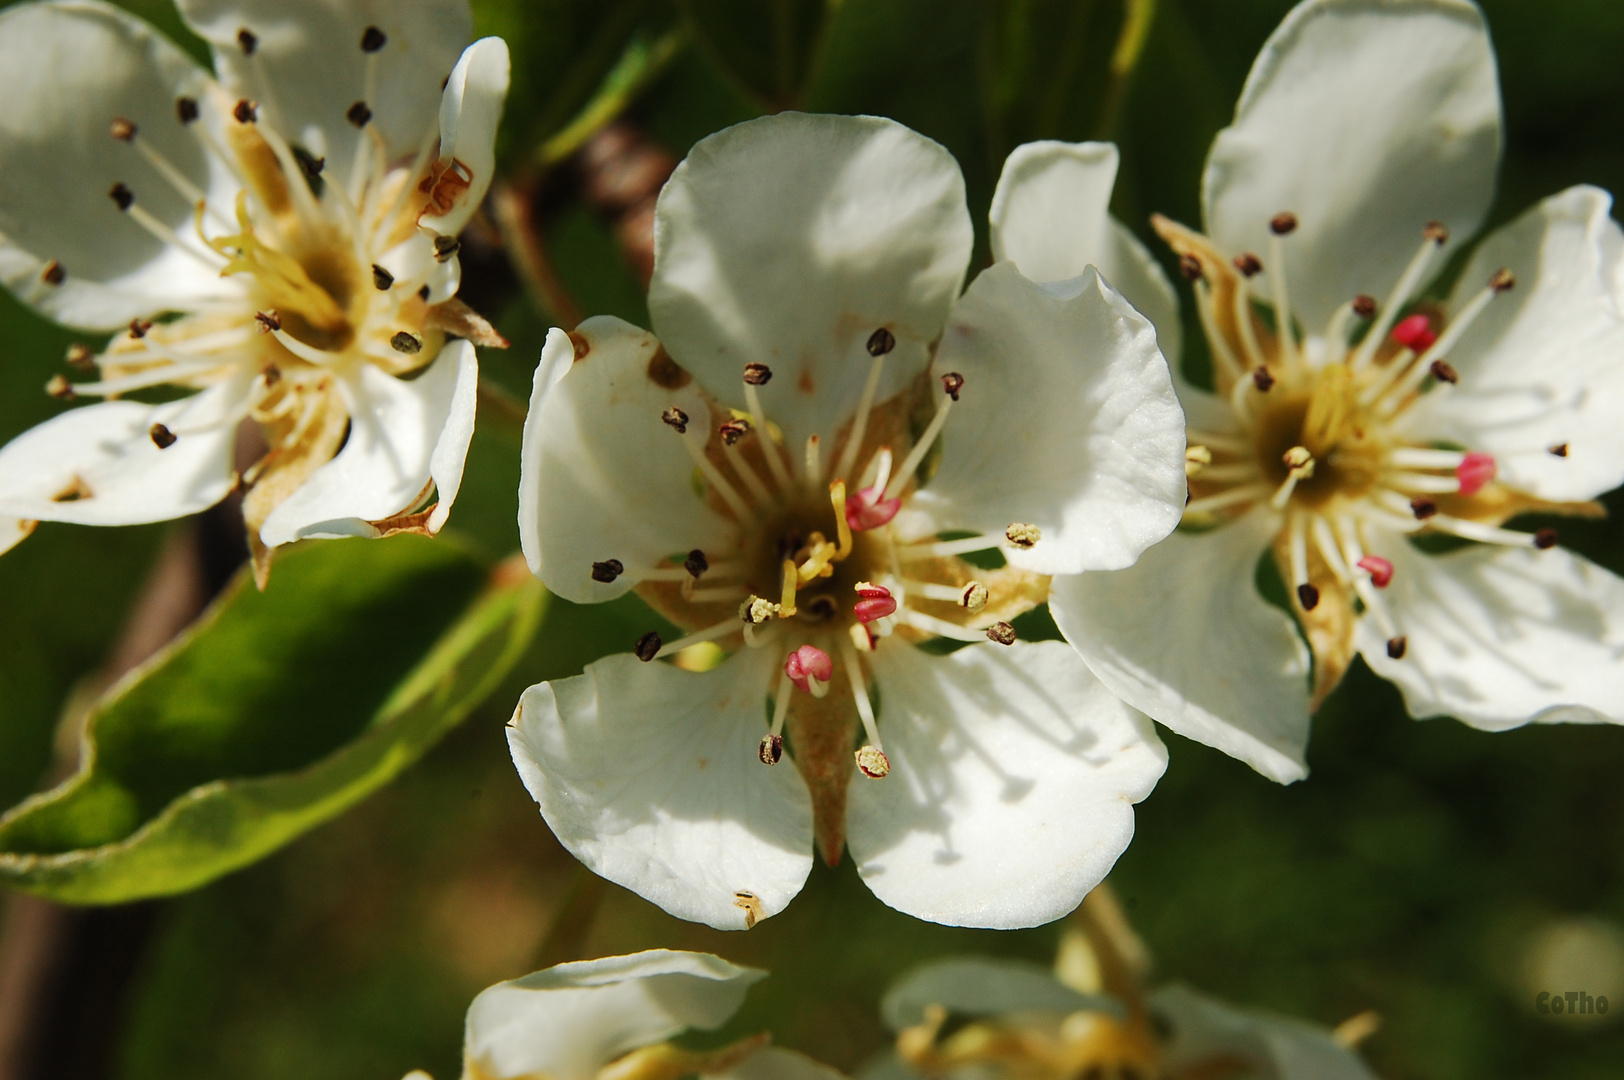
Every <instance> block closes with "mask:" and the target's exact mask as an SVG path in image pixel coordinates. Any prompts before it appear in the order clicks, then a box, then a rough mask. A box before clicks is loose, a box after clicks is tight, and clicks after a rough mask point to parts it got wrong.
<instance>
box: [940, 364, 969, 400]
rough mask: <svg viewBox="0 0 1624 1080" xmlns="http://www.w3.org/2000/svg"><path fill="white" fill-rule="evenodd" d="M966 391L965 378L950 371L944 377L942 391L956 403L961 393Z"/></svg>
mask: <svg viewBox="0 0 1624 1080" xmlns="http://www.w3.org/2000/svg"><path fill="white" fill-rule="evenodd" d="M963 389H964V376H963V375H960V374H959V373H958V372H956V371H949V372H948V373H947V374H946V375H943V376H942V390H943V392H944V393H946V394H947V396H948V397H950V398H952V399H953V400H954V401H957V400H959V391H960V390H963Z"/></svg>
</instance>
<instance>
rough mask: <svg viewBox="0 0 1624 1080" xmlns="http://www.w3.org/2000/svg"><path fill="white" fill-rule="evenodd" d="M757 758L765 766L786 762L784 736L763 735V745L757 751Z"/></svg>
mask: <svg viewBox="0 0 1624 1080" xmlns="http://www.w3.org/2000/svg"><path fill="white" fill-rule="evenodd" d="M756 756H757V757H759V758H761V763H762V764H763V765H777V764H778V763H779V762H780V761H782V760H784V737H783V736H782V735H763V736H762V737H761V745H760V746H759V747H757V749H756Z"/></svg>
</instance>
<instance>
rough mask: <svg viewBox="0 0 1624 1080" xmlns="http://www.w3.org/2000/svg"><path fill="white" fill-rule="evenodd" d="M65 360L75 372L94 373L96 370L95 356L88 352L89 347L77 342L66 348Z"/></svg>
mask: <svg viewBox="0 0 1624 1080" xmlns="http://www.w3.org/2000/svg"><path fill="white" fill-rule="evenodd" d="M66 360H67V362H68V366H69V367H71V368H73V369H74V370H75V371H94V370H95V368H96V354H95V353H93V352H91V351H90V346H89V345H83V344H80V343H79V342H77V341H75V342H74V343H73V344H72V345H69V346H68V355H67V357H66Z"/></svg>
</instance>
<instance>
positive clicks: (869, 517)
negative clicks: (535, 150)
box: [846, 487, 902, 532]
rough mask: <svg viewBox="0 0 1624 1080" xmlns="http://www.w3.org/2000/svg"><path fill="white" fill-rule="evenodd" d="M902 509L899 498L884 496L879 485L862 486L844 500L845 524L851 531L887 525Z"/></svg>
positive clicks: (864, 530)
mask: <svg viewBox="0 0 1624 1080" xmlns="http://www.w3.org/2000/svg"><path fill="white" fill-rule="evenodd" d="M901 509H902V500H901V499H887V498H885V489H884V488H881V487H871V488H864V489H863V490H862V491H859V492H858V493H857V494H855V495H852V496H850V497H849V498H847V500H846V524H847V525H850V526H851V531H852V532H866V531H867V530H869V529H878V528H879V527H880V526H881V525H889V524H890V523H891V519H892V518H894V517H896V516H897V511H898V510H901Z"/></svg>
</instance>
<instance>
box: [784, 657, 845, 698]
mask: <svg viewBox="0 0 1624 1080" xmlns="http://www.w3.org/2000/svg"><path fill="white" fill-rule="evenodd" d="M834 671H835V665H834V662H833V661H832V660H830V659H829V654H828V653H826V652H824V651H823V650H822V649H820V648H818V647H817V646H816V645H802V646H801V647H800V648H799V649H796V650H795V651H794V652H792V653H790V654H789V657H788V658H787V659H786V660H785V661H784V674H785V675H788V676H789V681H790V682H792V683H794V684H795V685H796V686H798V687H800V688H801V689H802V690H805V691H806V692H807V693H809V694H810V693H811V692H812V687H811V685H810V684H809V683H808V681H807V680H808V679H816V680H818V682H822V683H826V682H828V681H829V679H830V677H831V676H832V675H833V674H834Z"/></svg>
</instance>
